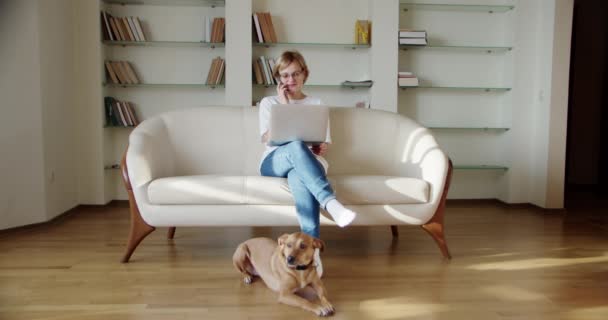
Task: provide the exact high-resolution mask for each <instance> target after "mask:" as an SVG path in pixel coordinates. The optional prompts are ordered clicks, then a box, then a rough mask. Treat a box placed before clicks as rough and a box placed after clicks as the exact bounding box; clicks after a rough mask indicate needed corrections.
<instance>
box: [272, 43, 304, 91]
mask: <svg viewBox="0 0 608 320" xmlns="http://www.w3.org/2000/svg"><path fill="white" fill-rule="evenodd" d="M293 62H297V63H298V64H299V65H300V68H302V72H304V82H305V83H306V80H307V79H308V73H309V72H308V66H307V65H306V61H305V60H304V57H303V56H302V54H300V53H299V52H297V51H285V52H283V53H282V54H281V56H280V57H279V58H278V59H277V61H276V65H275V66H274V70H273V72H272V76H273V77H274V78H279V77H280V76H281V75H280V74H279V71H280V70H283V69H285V68H287V66H289V65H290V64H292V63H293Z"/></svg>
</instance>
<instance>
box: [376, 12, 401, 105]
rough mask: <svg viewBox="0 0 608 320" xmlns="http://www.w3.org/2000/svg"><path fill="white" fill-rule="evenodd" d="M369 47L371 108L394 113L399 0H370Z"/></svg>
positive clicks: (397, 63)
mask: <svg viewBox="0 0 608 320" xmlns="http://www.w3.org/2000/svg"><path fill="white" fill-rule="evenodd" d="M369 5H370V10H369V11H370V15H371V17H370V19H371V21H372V47H371V48H370V63H371V75H372V80H373V81H374V85H373V87H372V88H371V106H372V108H373V109H378V110H385V111H390V112H397V95H398V92H397V89H398V88H397V69H398V67H399V59H398V57H399V51H398V50H399V46H398V44H397V32H398V30H399V1H398V0H383V1H373V0H372V1H370V4H369Z"/></svg>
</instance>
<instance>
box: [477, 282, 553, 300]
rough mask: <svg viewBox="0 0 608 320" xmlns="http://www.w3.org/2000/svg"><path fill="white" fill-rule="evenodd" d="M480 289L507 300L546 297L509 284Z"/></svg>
mask: <svg viewBox="0 0 608 320" xmlns="http://www.w3.org/2000/svg"><path fill="white" fill-rule="evenodd" d="M481 291H482V292H484V293H486V294H488V295H491V296H493V297H496V298H499V299H502V300H507V301H538V300H546V299H547V297H545V296H544V295H542V294H539V293H535V292H532V291H529V290H525V289H522V288H517V287H513V286H509V285H500V286H489V287H484V288H482V289H481Z"/></svg>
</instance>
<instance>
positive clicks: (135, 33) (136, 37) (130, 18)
mask: <svg viewBox="0 0 608 320" xmlns="http://www.w3.org/2000/svg"><path fill="white" fill-rule="evenodd" d="M127 21H128V22H129V28H131V33H132V34H133V38H135V41H141V40H140V39H139V34H137V29H136V28H135V23H133V17H127Z"/></svg>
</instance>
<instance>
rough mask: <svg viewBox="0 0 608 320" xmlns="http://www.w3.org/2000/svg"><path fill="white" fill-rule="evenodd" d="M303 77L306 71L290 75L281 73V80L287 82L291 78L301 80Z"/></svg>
mask: <svg viewBox="0 0 608 320" xmlns="http://www.w3.org/2000/svg"><path fill="white" fill-rule="evenodd" d="M302 75H304V71H302V70H300V71H296V72H293V73H291V74H289V73H281V74H280V76H281V79H283V80H287V79H289V77H291V78H294V79H295V78H299V77H300V76H302Z"/></svg>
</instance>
